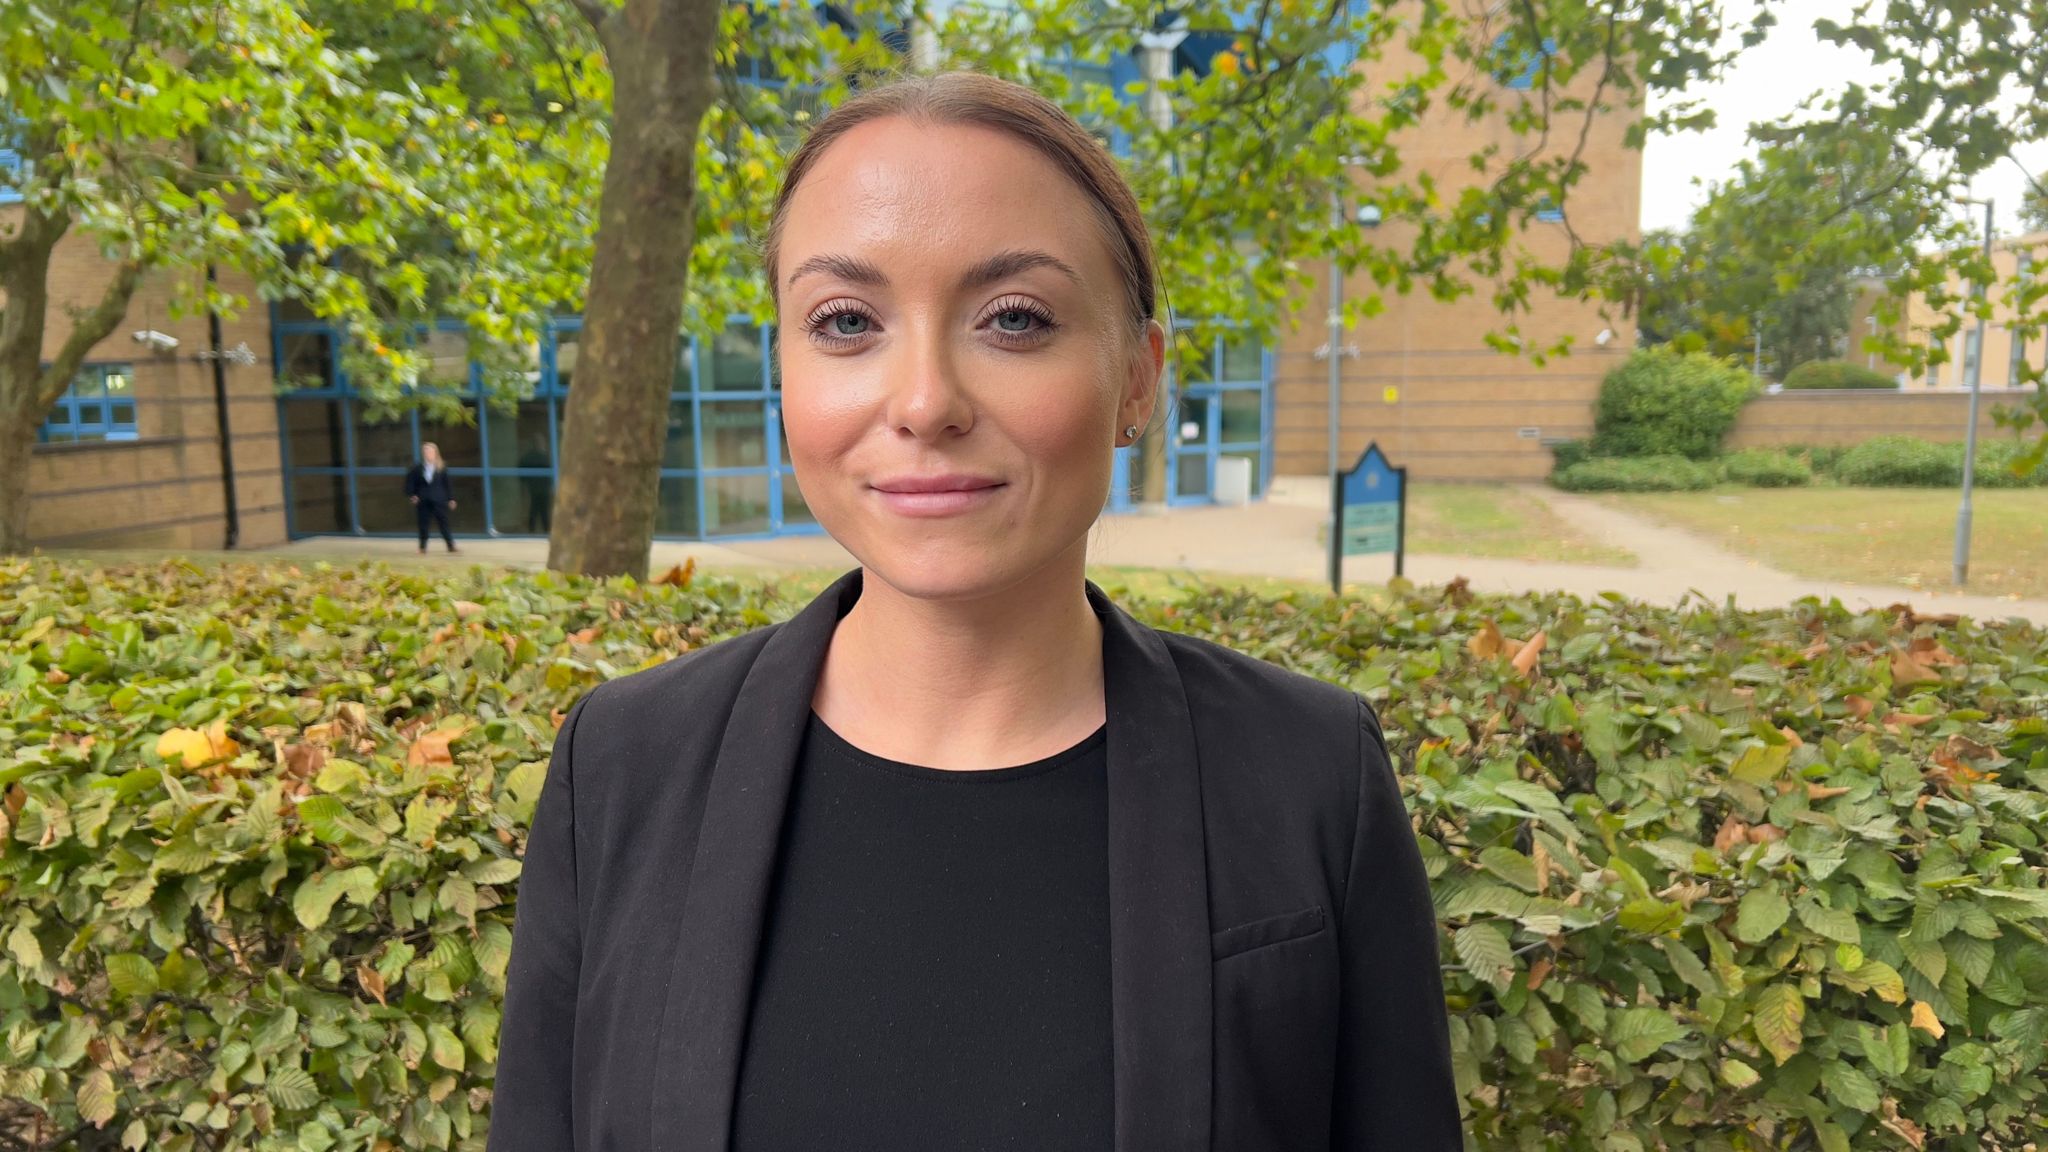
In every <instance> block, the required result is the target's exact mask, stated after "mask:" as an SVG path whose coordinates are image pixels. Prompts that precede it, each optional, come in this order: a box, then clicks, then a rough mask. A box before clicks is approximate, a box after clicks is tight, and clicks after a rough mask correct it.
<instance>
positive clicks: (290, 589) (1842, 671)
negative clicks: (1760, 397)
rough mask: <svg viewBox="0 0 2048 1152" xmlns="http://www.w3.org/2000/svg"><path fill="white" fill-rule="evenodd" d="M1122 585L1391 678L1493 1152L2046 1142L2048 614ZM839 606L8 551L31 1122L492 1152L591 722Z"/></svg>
mask: <svg viewBox="0 0 2048 1152" xmlns="http://www.w3.org/2000/svg"><path fill="white" fill-rule="evenodd" d="M1111 591H1112V593H1113V594H1115V593H1117V590H1116V589H1115V588H1114V587H1112V588H1111ZM1119 599H1120V600H1121V601H1122V602H1123V603H1125V604H1126V606H1127V607H1129V608H1130V609H1131V610H1132V611H1133V612H1134V614H1136V615H1137V616H1139V617H1140V618H1141V619H1143V620H1145V621H1146V622H1148V623H1153V624H1157V625H1160V626H1163V627H1168V628H1172V629H1175V630H1178V631H1182V632H1187V633H1190V634H1194V635H1199V636H1203V637H1205V638H1208V639H1212V640H1216V641H1219V642H1227V643H1229V644H1230V645H1231V646H1233V647H1235V648H1238V649H1240V650H1242V651H1245V652H1247V653H1250V654H1252V655H1254V656H1258V657H1262V658H1265V659H1268V660H1272V661H1274V662H1276V663H1281V664H1284V665H1286V666H1289V667H1292V668H1295V669H1298V670H1300V671H1303V672H1306V673H1308V674H1310V675H1314V676H1318V677H1321V678H1324V679H1327V680H1330V681H1332V682H1334V683H1337V684H1341V685H1344V686H1346V687H1349V688H1352V689H1354V690H1356V691H1360V692H1363V693H1365V694H1366V695H1367V696H1369V697H1370V698H1372V699H1373V700H1374V702H1375V704H1376V706H1377V708H1378V709H1379V712H1380V716H1381V718H1382V720H1383V723H1384V725H1385V728H1386V731H1387V736H1388V741H1389V745H1390V748H1391V750H1392V752H1393V754H1394V757H1395V760H1396V762H1397V764H1399V765H1401V768H1402V779H1401V786H1402V790H1403V793H1404V796H1405V799H1406V801H1407V803H1408V805H1409V807H1410V809H1411V812H1412V813H1413V815H1414V818H1415V821H1416V827H1417V831H1418V835H1419V837H1420V844H1421V847H1422V851H1423V855H1424V859H1425V862H1426V864H1427V867H1428V869H1429V873H1430V876H1431V878H1432V885H1433V888H1434V893H1435V897H1436V902H1437V908H1438V912H1439V915H1440V919H1441V923H1442V931H1443V958H1444V964H1445V968H1444V971H1445V981H1446V988H1445V992H1446V996H1447V998H1448V1002H1449V1004H1450V1006H1451V1008H1452V1010H1453V1016H1452V1043H1453V1059H1454V1061H1455V1067H1456V1071H1457V1075H1458V1085H1459V1092H1460V1096H1461V1098H1462V1100H1463V1102H1464V1105H1465V1108H1466V1110H1467V1121H1468V1124H1469V1126H1470V1129H1471V1132H1472V1135H1473V1138H1474V1142H1475V1144H1476V1146H1477V1147H1478V1148H1481V1149H1486V1150H1489V1152H1491V1150H1501V1152H1506V1150H1508V1149H1524V1148H1545V1149H1548V1148H1557V1149H1561V1150H1564V1152H1595V1150H1601V1152H1605V1150H1610V1149H1624V1148H1626V1149H1660V1148H1670V1149H1677V1148H1684V1149H1688V1150H1690V1152H1734V1150H1737V1149H1742V1150H1759V1152H1761V1150H1763V1149H1775V1150H1786V1149H1805V1148H1819V1149H1824V1150H1828V1152H1836V1150H1841V1149H1848V1148H1852V1147H1853V1148H1856V1149H1868V1150H1874V1152H1900V1150H1904V1149H1908V1148H1914V1149H1925V1150H1930V1152H1964V1150H1966V1149H1967V1150H1977V1149H1990V1150H1995V1152H2016V1150H2017V1149H2019V1148H2021V1147H2022V1146H2023V1145H2024V1142H2025V1141H2027V1140H2030V1139H2037V1138H2038V1133H2039V1132H2040V1131H2041V1130H2042V1129H2043V1128H2044V1126H2048V1084H2044V1081H2043V1067H2044V1061H2048V943H2044V935H2048V888H2044V876H2048V851H2044V847H2043V840H2042V834H2041V833H2040V832H2039V831H2038V829H2040V828H2041V827H2042V826H2043V822H2044V821H2048V723H2044V722H2043V721H2042V719H2041V717H2042V715H2043V714H2044V712H2048V672H2044V669H2048V634H2044V633H2043V632H2042V631H2041V630H2039V629H2034V628H2030V627H2026V626H2024V625H2019V624H2012V625H2002V626H1995V627H1987V626H1981V625H1979V624H1976V623H1972V622H1968V621H1963V622H1958V623H1954V624H1952V625H1947V626H1944V625H1943V624H1942V623H1941V622H1922V621H1916V619H1915V618H1914V617H1913V616H1912V614H1911V613H1910V611H1908V612H1902V613H1897V614H1871V615H1851V614H1849V613H1848V612H1846V611H1844V610H1843V609H1842V608H1841V607H1840V606H1839V605H1837V604H1829V605H1821V604H1817V603H1812V602H1808V603H1806V604H1804V605H1802V606H1800V607H1798V608H1797V609H1795V610H1792V611H1784V612H1769V613H1756V614H1746V613H1737V612H1733V611H1727V610H1715V609H1712V608H1709V607H1707V606H1704V605H1697V604H1695V605H1688V606H1682V607H1680V608H1675V609H1672V608H1653V607H1648V606H1643V605H1638V604H1632V603H1630V602H1628V601H1625V600H1621V599H1619V598H1615V599H1603V600H1598V601H1594V602H1590V603H1588V602H1582V601H1579V600H1575V599H1571V598H1568V597H1535V598H1518V599H1499V598H1476V597H1470V596H1467V595H1464V594H1439V593H1436V592H1417V591H1412V590H1407V591H1395V592H1390V593H1388V594H1387V596H1386V597H1385V598H1384V599H1383V600H1380V601H1378V602H1375V603H1369V604H1361V603H1358V602H1355V601H1347V600H1341V599H1333V598H1328V597H1319V596H1317V597H1310V596H1296V597H1288V598H1285V599H1284V600H1282V601H1275V600H1273V599H1270V598H1264V597H1259V596H1255V595H1253V594H1250V593H1243V592H1225V591H1222V590H1219V589H1213V588H1204V587H1199V586H1196V587H1187V588H1183V589H1182V590H1180V591H1179V592H1178V593H1177V594H1176V596H1175V597H1174V598H1173V599H1171V600H1145V599H1137V598H1130V597H1125V596H1122V595H1120V594H1119ZM792 607H793V603H792V602H791V601H789V600H785V599H783V598H780V597H777V596H775V595H774V594H773V593H772V592H770V591H765V590H763V589H760V588H758V587H753V586H748V585H739V584H732V583H712V584H708V585H707V584H704V583H702V582H699V583H697V584H693V585H691V586H689V587H677V586H673V585H660V584H637V583H633V582H629V581H614V582H607V583H597V582H592V581H584V580H570V579H564V578H560V577H556V576H552V575H549V574H545V573H541V574H532V573H502V572H497V573H494V572H487V571H484V570H482V569H473V570H471V571H470V572H468V573H452V574H446V575H439V576H435V577H427V576H423V575H403V576H401V575H394V574H392V573H390V572H387V571H384V570H381V569H377V568H365V569H361V570H341V571H334V570H325V569H322V570H315V571H312V572H301V571H299V570H298V569H296V568H289V567H276V568H263V567H256V566H245V565H229V566H223V567H221V568H218V569H210V570H202V569H199V568H196V567H191V566H186V565H179V564H169V565H164V566H161V567H153V568H131V569H109V570H105V571H98V570H91V569H86V568H83V567H70V566H65V565H61V564H58V563H54V562H50V561H43V560H36V561H16V562H0V682H4V683H5V684H7V685H8V694H7V695H6V696H5V697H0V749H5V750H6V751H5V758H4V759H0V790H4V794H5V798H6V800H5V806H4V807H0V814H4V817H5V824H4V826H0V926H4V928H0V934H4V940H0V1031H4V1033H5V1035H6V1037H7V1040H8V1045H7V1047H6V1049H5V1050H4V1055H0V1078H4V1084H0V1134H4V1135H7V1136H8V1137H9V1138H10V1139H13V1140H14V1141H15V1142H16V1143H17V1144H18V1145H19V1146H22V1147H41V1148H56V1147H67V1148H68V1147H87V1148H94V1149H96V1148H97V1147H101V1146H111V1144H112V1142H113V1141H114V1140H115V1139H117V1138H119V1139H124V1140H129V1141H131V1143H130V1144H129V1146H130V1147H148V1148H151V1149H168V1150H171V1152H192V1150H196V1149H200V1148H205V1149H220V1150H223V1152H230V1150H232V1152H240V1150H244V1149H266V1150H267V1149H285V1148H297V1149H327V1150H333V1152H366V1150H369V1149H385V1148H391V1147H399V1148H407V1149H413V1148H450V1147H452V1148H462V1149H476V1148H480V1147H481V1146H482V1134H483V1130H484V1120H485V1117H486V1116H487V1114H488V1105H489V1092H490V1086H491V1073H492V1060H493V1059H494V1057H495V1054H496V1026H497V1011H498V999H499V994H500V992H501V990H502V982H503V973H504V962H505V946H506V942H507V939H508V936H507V932H506V928H507V926H508V925H509V923H510V920H511V914H512V907H511V901H512V900H513V899H514V897H515V896H516V893H517V884H518V880H517V875H516V873H517V868H518V863H517V861H518V857H519V855H520V849H521V846H522V843H523V837H524V835H525V831H526V825H527V820H528V818H529V816H530V814H531V811H532V804H533V799H534V795H535V792H536V791H537V789H538V787H539V784H540V781H541V778H542V775H543V772H544V758H545V756H546V753H547V741H548V739H549V737H550V736H551V735H552V733H553V730H554V726H555V724H557V723H558V722H559V715H560V713H561V712H562V711H563V710H565V709H566V708H567V706H568V704H569V703H570V702H571V701H572V700H573V699H574V698H575V697H576V696H577V695H579V694H580V693H581V692H583V691H584V690H585V689H587V688H588V687H589V686H590V685H591V684H593V683H595V682H596V681H598V680H599V679H601V678H603V677H608V676H612V675H616V674H620V673H623V672H627V671H631V670H633V669H635V668H638V667H640V666H642V665H645V664H648V663H651V662H654V661H658V660H661V659H665V658H667V657H668V656H670V655H672V654H673V653H675V652H676V651H678V650H680V649H682V648H685V647H688V646H692V645H700V644H703V643H707V642H710V641H711V640H713V639H715V638H717V637H719V636H722V635H726V634H729V633H731V632H734V631H737V630H741V629H745V628H749V627H753V626H756V625H759V624H763V623H766V622H768V621H769V620H771V619H774V618H777V617H780V616H783V615H785V614H786V613H787V612H788V611H789V610H790V608H792ZM1538 629H1542V631H1543V633H1544V636H1545V637H1546V638H1547V645H1538V644H1536V643H1534V641H1533V638H1532V639H1531V640H1530V641H1529V642H1527V643H1523V642H1521V641H1520V640H1519V638H1522V637H1532V634H1533V633H1535V632H1536V631H1537V630H1538ZM1503 633H1507V634H1509V635H1512V636H1514V637H1517V638H1518V639H1517V640H1508V639H1505V638H1504V636H1503ZM1539 650H1540V651H1541V654H1542V655H1541V660H1540V662H1539V661H1536V660H1535V659H1534V658H1533V657H1534V655H1535V653H1536V652H1538V651H1539ZM1522 653H1526V655H1524V656H1522V658H1518V659H1517V658H1514V657H1517V656H1518V655H1520V654H1522ZM188 750H189V754H190V757H191V759H190V760H188V759H187V752H188ZM192 761H197V762H196V763H194V762H192ZM81 1125H83V1127H81ZM95 1125H103V1126H101V1127H96V1126H95ZM33 1132H41V1133H44V1134H45V1136H44V1137H43V1139H42V1141H41V1143H40V1144H38V1143H32V1142H31V1140H32V1136H31V1133H33ZM75 1132H76V1133H82V1134H83V1138H80V1137H78V1136H74V1135H72V1134H73V1133H75ZM16 1133H19V1134H20V1135H19V1136H18V1137H16ZM88 1141H91V1142H92V1143H89V1142H88Z"/></svg>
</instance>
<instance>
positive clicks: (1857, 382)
mask: <svg viewBox="0 0 2048 1152" xmlns="http://www.w3.org/2000/svg"><path fill="white" fill-rule="evenodd" d="M1785 387H1786V388H1787V389H1794V390H1797V389H1810V388H1873V389H1883V390H1885V391H1894V392H1895V391H1897V390H1898V387H1899V382H1898V381H1897V380H1895V379H1893V378H1892V377H1890V376H1887V375H1885V374H1884V373H1882V372H1879V371H1877V370H1875V369H1873V368H1867V367H1865V366H1863V365H1861V364H1853V363H1851V362H1849V361H1847V360H1809V361H1807V362H1806V363H1804V364H1801V365H1800V366H1799V367H1797V368H1794V369H1793V370H1792V371H1791V372H1789V373H1787V374H1786V375H1785Z"/></svg>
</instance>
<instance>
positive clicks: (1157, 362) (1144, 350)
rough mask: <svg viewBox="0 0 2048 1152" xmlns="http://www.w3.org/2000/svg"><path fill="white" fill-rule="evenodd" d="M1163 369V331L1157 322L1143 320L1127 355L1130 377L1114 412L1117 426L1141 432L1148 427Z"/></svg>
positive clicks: (1164, 364) (1157, 397)
mask: <svg viewBox="0 0 2048 1152" xmlns="http://www.w3.org/2000/svg"><path fill="white" fill-rule="evenodd" d="M1165 369H1166V329H1165V328H1163V327H1161V326H1160V324H1159V321H1157V320H1151V319H1147V320H1146V321H1145V326H1144V327H1143V328H1141V329H1140V330H1139V331H1138V339H1137V347H1136V348H1135V349H1133V351H1132V355H1131V372H1130V378H1129V379H1128V380H1127V381H1126V382H1125V384H1124V395H1123V402H1122V403H1121V404H1119V405H1118V406H1117V412H1118V413H1119V414H1120V415H1121V416H1123V419H1122V420H1121V421H1119V426H1120V427H1121V426H1122V425H1124V424H1135V425H1137V426H1138V428H1139V429H1140V430H1141V432H1142V430H1143V429H1146V428H1149V427H1151V426H1152V413H1153V412H1154V411H1156V410H1157V409H1158V407H1159V383H1160V380H1161V378H1162V377H1163V375H1164V373H1165Z"/></svg>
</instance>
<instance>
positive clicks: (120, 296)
mask: <svg viewBox="0 0 2048 1152" xmlns="http://www.w3.org/2000/svg"><path fill="white" fill-rule="evenodd" d="M70 226H71V222H70V220H69V219H68V218H66V217H62V216H46V215H44V214H42V213H40V212H38V211H36V210H34V209H29V210H27V211H25V212H24V213H23V214H22V220H21V227H20V228H19V229H18V230H17V231H16V232H15V235H14V237H13V238H12V239H10V240H8V241H6V242H5V243H4V244H0V292H4V293H5V294H6V297H7V307H6V308H5V309H4V310H0V556H11V555H15V554H18V553H23V552H27V551H28V549H29V539H28V505H29V493H28V483H29V475H28V463H29V454H30V452H32V451H33V450H34V446H35V441H36V428H37V427H38V426H40V425H41V424H42V422H43V419H44V417H46V416H48V415H49V414H50V406H51V405H53V404H55V403H56V402H57V398H58V397H60V396H62V395H64V390H65V389H66V388H68V387H70V386H71V378H72V377H73V376H75V375H77V374H78V366H79V365H80V364H82V363H84V362H85V356H86V353H88V352H90V351H92V346H93V345H95V344H97V343H99V342H100V341H101V340H104V339H106V337H107V334H108V333H110V332H112V331H113V330H114V326H115V325H117V324H119V323H120V322H121V320H122V318H123V317H125V316H127V315H128V301H129V300H131V299H133V298H134V296H135V286H136V285H137V284H139V283H140V282H141V280H142V264H141V262H140V261H139V260H136V259H130V260H124V261H122V262H121V263H119V264H116V265H115V266H114V276H113V279H112V280H110V281H108V282H107V286H106V288H105V289H104V290H103V291H102V292H101V293H100V298H99V301H98V302H97V303H95V304H94V305H93V306H92V307H91V308H89V309H83V310H79V311H77V312H75V313H74V314H73V316H72V321H73V323H72V326H71V332H70V334H69V335H68V336H66V337H65V338H64V344H63V346H62V347H60V348H59V349H57V354H56V355H55V356H53V357H51V358H50V362H49V363H48V364H44V363H43V362H42V360H43V337H44V333H45V331H46V329H47V328H48V322H49V314H50V254H51V252H53V251H54V250H55V249H56V247H57V241H58V240H60V239H62V238H63V236H64V233H65V231H66V230H68V229H69V228H70Z"/></svg>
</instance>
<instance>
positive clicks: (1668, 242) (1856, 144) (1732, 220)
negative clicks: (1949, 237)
mask: <svg viewBox="0 0 2048 1152" xmlns="http://www.w3.org/2000/svg"><path fill="white" fill-rule="evenodd" d="M1940 220H1941V213H1940V211H1939V206H1938V204H1937V203H1936V202H1935V200H1934V198H1933V195H1932V190H1931V188H1930V187H1929V185H1928V183H1927V181H1926V179H1925V177H1924V176H1923V175H1922V173H1921V172H1920V170H1919V169H1918V168H1917V167H1916V166H1915V165H1914V164H1913V162H1912V160H1911V159H1910V157H1909V156H1908V155H1907V153H1906V151H1905V149H1904V148H1902V147H1901V146H1900V145H1899V144H1898V143H1897V142H1895V141H1893V140H1891V139H1889V138H1885V137H1881V136H1878V135H1876V134H1874V133H1871V132H1867V131H1863V130H1860V129H1858V128H1856V127H1855V126H1853V125H1846V124H1844V125H1835V126H1832V127H1830V128H1828V129H1825V130H1806V131H1802V132H1800V133H1798V134H1789V135H1782V136H1775V137H1774V138H1772V139H1769V140H1768V141H1767V142H1766V143H1765V144H1764V146H1763V147H1762V148H1761V149H1760V150H1759V151H1758V153H1757V155H1756V156H1755V157H1754V158H1752V159H1748V160H1744V161H1743V162H1742V163H1741V164H1740V165H1738V166H1737V168H1736V171H1735V174H1734V175H1733V176H1732V177H1731V178H1730V179H1729V180H1727V181H1725V182H1723V183H1721V184H1719V185H1717V186H1716V187H1715V188H1714V189H1713V191H1712V192H1711V193H1710V194H1709V196H1708V197H1707V201H1706V203H1705V204H1703V205H1701V206H1700V208H1699V209H1698V210H1697V211H1696V212H1694V213H1693V217H1692V221H1691V224H1690V227H1689V228H1688V229H1687V230H1686V231H1685V232H1683V233H1663V234H1653V235H1652V236H1649V237H1646V238H1645V241H1644V251H1645V253H1646V254H1648V253H1653V252H1654V253H1655V255H1654V257H1653V258H1651V259H1650V260H1649V261H1648V262H1647V264H1646V268H1645V272H1644V282H1643V287H1642V292H1643V314H1642V315H1643V318H1642V326H1643V327H1642V336H1643V340H1644V342H1645V343H1664V342H1671V343H1674V344H1676V345H1677V346H1678V347H1679V348H1680V349H1681V350H1694V349H1699V350H1705V351H1708V352H1712V353H1714V354H1715V355H1718V356H1733V357H1737V358H1740V359H1742V360H1745V361H1747V360H1748V359H1749V358H1750V357H1751V355H1752V354H1753V352H1755V351H1756V350H1757V349H1758V348H1760V349H1761V352H1762V361H1763V365H1762V367H1763V370H1764V372H1765V373H1766V374H1767V375H1770V376H1773V377H1776V378H1778V379H1783V378H1784V377H1785V376H1786V375H1787V374H1788V373H1790V372H1791V371H1792V369H1794V368H1796V367H1798V366H1799V365H1801V364H1805V363H1808V362H1810V361H1814V360H1829V359H1834V358H1836V357H1838V356H1840V355H1841V354H1842V349H1843V344H1844V342H1845V341H1847V340H1848V338H1849V337H1850V335H1851V334H1850V332H1849V320H1850V311H1851V308H1852V306H1853V304H1854V299H1855V294H1856V291H1857V286H1858V284H1859V283H1861V282H1862V281H1864V280H1866V279H1868V278H1872V277H1879V278H1883V277H1887V276H1889V275H1892V274H1895V273H1896V272H1897V271H1898V270H1899V269H1900V268H1901V267H1903V266H1904V264H1905V263H1906V262H1907V261H1908V259H1909V257H1910V254H1911V252H1912V251H1913V248H1914V245H1915V244H1916V243H1918V242H1921V241H1923V240H1927V239H1931V238H1933V237H1934V236H1935V235H1936V234H1937V233H1938V232H1939V231H1940V230H1941V225H1940Z"/></svg>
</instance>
